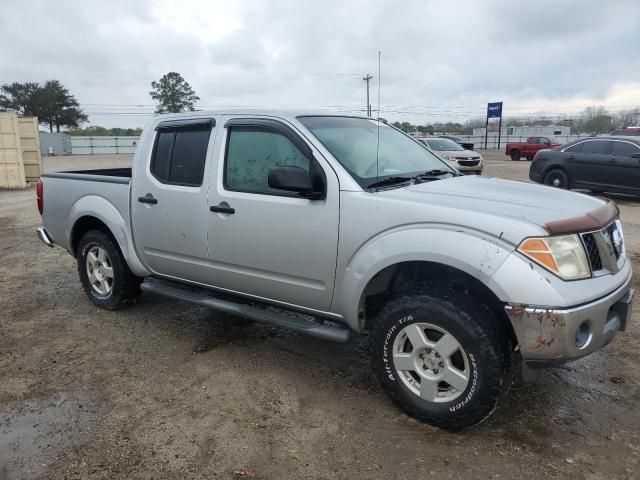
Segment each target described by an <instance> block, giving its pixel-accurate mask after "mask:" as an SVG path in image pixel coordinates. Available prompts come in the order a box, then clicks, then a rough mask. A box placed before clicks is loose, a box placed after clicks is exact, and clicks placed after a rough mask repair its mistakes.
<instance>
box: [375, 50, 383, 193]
mask: <svg viewBox="0 0 640 480" xmlns="http://www.w3.org/2000/svg"><path fill="white" fill-rule="evenodd" d="M381 56H382V52H381V51H380V50H378V116H377V118H378V120H377V122H376V123H377V125H378V135H377V136H378V139H377V143H376V183H377V182H379V181H380V57H381Z"/></svg>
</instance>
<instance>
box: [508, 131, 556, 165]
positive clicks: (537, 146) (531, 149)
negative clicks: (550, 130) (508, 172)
mask: <svg viewBox="0 0 640 480" xmlns="http://www.w3.org/2000/svg"><path fill="white" fill-rule="evenodd" d="M559 146H560V144H559V143H553V142H552V141H551V140H549V139H548V138H547V137H529V138H527V141H526V142H518V143H507V148H506V150H505V154H506V155H508V156H510V157H511V160H514V161H518V160H520V159H521V158H522V157H525V158H526V159H527V160H529V161H531V160H533V157H534V155H535V154H536V153H538V151H539V150H543V149H551V148H556V147H559Z"/></svg>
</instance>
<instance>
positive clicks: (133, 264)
mask: <svg viewBox="0 0 640 480" xmlns="http://www.w3.org/2000/svg"><path fill="white" fill-rule="evenodd" d="M84 217H93V218H96V219H98V220H100V221H101V222H102V223H104V224H105V225H106V226H107V228H108V229H109V231H110V232H111V234H112V235H113V237H114V238H115V239H116V242H117V243H118V247H120V251H121V252H122V255H123V257H124V259H125V261H126V262H127V265H128V266H129V269H130V270H131V272H132V273H133V274H134V275H138V276H147V275H149V271H148V270H147V269H146V268H145V267H144V266H143V265H142V263H141V262H140V260H139V259H138V256H137V254H136V251H135V249H134V247H133V240H132V238H131V234H130V230H129V229H130V225H129V222H128V220H127V219H125V218H124V217H123V216H122V214H121V213H120V211H119V210H118V208H117V207H116V206H115V205H114V204H113V203H111V202H110V201H109V200H107V199H106V198H104V197H101V196H98V195H85V196H84V197H81V198H80V199H78V200H77V201H76V202H75V203H74V204H73V206H72V207H71V209H70V211H69V216H68V219H69V221H68V223H67V226H66V228H65V236H66V238H67V239H69V250H70V251H71V248H72V246H71V241H72V239H73V232H74V229H75V227H76V224H77V222H78V220H80V219H81V218H84Z"/></svg>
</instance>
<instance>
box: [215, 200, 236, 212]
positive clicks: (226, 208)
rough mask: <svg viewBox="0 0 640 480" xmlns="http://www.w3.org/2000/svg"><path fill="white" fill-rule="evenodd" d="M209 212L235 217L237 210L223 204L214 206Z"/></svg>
mask: <svg viewBox="0 0 640 480" xmlns="http://www.w3.org/2000/svg"><path fill="white" fill-rule="evenodd" d="M209 210H211V211H212V212H216V213H226V214H227V215H233V214H234V213H236V209H235V208H232V207H230V206H229V204H228V203H226V202H222V203H221V204H219V205H212V206H211V207H209Z"/></svg>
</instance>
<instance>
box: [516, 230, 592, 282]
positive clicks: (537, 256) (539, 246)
mask: <svg viewBox="0 0 640 480" xmlns="http://www.w3.org/2000/svg"><path fill="white" fill-rule="evenodd" d="M518 251H519V252H520V253H522V254H523V255H525V256H527V257H529V258H530V259H531V260H533V261H534V262H536V263H537V264H538V265H540V266H542V267H544V268H546V269H547V270H550V271H551V272H553V273H555V274H556V275H558V276H559V277H560V278H562V279H564V280H577V279H580V278H589V277H590V276H591V269H590V268H589V260H588V259H587V254H586V253H585V251H584V247H583V246H582V242H581V241H580V238H579V237H578V235H562V236H557V237H540V238H526V239H525V240H523V241H522V243H521V244H520V246H519V247H518Z"/></svg>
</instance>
